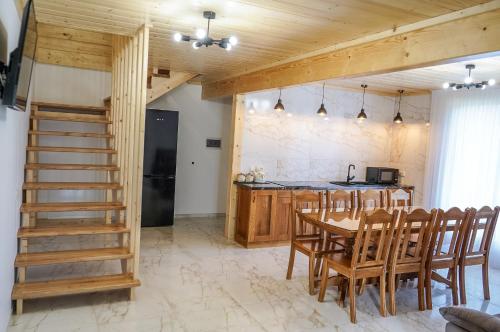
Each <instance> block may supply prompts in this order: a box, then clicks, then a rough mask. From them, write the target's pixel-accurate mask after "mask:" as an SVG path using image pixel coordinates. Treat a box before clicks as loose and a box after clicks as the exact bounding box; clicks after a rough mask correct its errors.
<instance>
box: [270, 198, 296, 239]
mask: <svg viewBox="0 0 500 332" xmlns="http://www.w3.org/2000/svg"><path fill="white" fill-rule="evenodd" d="M291 208H292V192H291V191H289V190H283V191H282V190H279V191H278V193H277V200H276V220H275V222H274V240H276V241H286V240H290V238H291V225H290V220H291V217H292V212H291Z"/></svg>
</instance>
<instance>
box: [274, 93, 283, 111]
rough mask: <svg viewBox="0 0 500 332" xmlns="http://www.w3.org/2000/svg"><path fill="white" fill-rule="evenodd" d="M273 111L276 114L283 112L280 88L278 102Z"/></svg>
mask: <svg viewBox="0 0 500 332" xmlns="http://www.w3.org/2000/svg"><path fill="white" fill-rule="evenodd" d="M274 110H275V111H276V112H278V113H281V112H284V111H285V106H283V103H282V102H281V88H280V96H279V97H278V102H277V103H276V105H275V106H274Z"/></svg>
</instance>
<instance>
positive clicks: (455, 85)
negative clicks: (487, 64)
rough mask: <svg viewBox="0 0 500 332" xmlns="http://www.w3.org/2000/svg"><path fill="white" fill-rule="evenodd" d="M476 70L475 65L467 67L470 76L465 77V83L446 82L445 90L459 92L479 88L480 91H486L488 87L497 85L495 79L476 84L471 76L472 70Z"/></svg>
mask: <svg viewBox="0 0 500 332" xmlns="http://www.w3.org/2000/svg"><path fill="white" fill-rule="evenodd" d="M475 68H476V66H475V65H473V64H468V65H465V69H467V70H468V71H469V75H467V76H466V77H465V79H464V82H463V83H449V82H445V83H443V89H448V88H452V90H459V89H462V88H467V89H470V88H478V89H483V90H484V89H486V87H487V86H488V85H489V86H492V85H495V80H494V79H493V78H491V79H489V80H488V81H481V82H474V80H473V79H472V76H471V71H472V69H475Z"/></svg>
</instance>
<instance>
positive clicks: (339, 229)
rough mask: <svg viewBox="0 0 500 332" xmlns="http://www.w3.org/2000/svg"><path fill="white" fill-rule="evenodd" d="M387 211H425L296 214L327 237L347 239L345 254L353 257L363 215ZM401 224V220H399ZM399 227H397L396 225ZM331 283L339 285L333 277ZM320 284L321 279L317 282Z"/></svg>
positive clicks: (403, 208)
mask: <svg viewBox="0 0 500 332" xmlns="http://www.w3.org/2000/svg"><path fill="white" fill-rule="evenodd" d="M380 209H382V210H385V211H387V212H388V213H393V212H394V211H395V210H398V211H400V215H401V212H402V211H405V212H406V213H408V214H409V213H411V212H412V211H415V210H418V209H423V207H422V206H401V207H382V208H379V207H377V208H375V207H367V208H321V209H297V210H296V213H297V215H298V216H299V218H300V217H302V218H301V219H302V220H303V221H304V222H305V223H307V224H309V225H311V226H312V227H316V228H319V229H320V230H322V231H323V233H324V234H325V236H331V235H333V236H340V237H343V238H345V241H344V245H345V248H344V250H345V254H346V255H347V256H350V255H352V252H353V246H354V241H355V238H356V236H357V234H358V229H359V223H360V220H361V215H362V214H363V213H366V215H367V216H369V215H371V214H373V213H374V212H375V211H377V210H380ZM398 222H399V218H398ZM396 226H397V225H396ZM413 226H414V228H413V229H414V231H415V233H418V232H419V230H420V227H419V224H418V223H414V224H413ZM329 279H330V283H332V284H334V285H336V284H338V278H337V277H336V276H331V277H330V278H329ZM317 282H319V279H318V280H317Z"/></svg>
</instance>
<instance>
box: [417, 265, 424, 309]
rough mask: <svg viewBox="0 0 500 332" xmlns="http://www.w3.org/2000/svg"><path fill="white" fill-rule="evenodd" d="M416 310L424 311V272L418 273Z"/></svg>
mask: <svg viewBox="0 0 500 332" xmlns="http://www.w3.org/2000/svg"><path fill="white" fill-rule="evenodd" d="M417 288H418V310H420V311H424V310H425V300H424V272H422V271H420V272H419V273H418V286H417Z"/></svg>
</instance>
